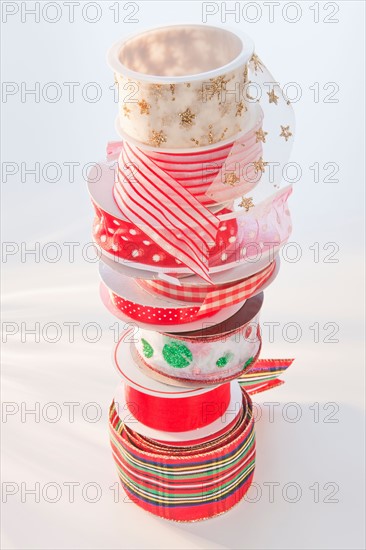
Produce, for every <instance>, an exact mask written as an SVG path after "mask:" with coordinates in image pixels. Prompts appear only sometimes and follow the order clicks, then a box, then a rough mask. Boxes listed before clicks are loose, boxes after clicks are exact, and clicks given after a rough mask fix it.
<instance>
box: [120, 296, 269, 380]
mask: <svg viewBox="0 0 366 550" xmlns="http://www.w3.org/2000/svg"><path fill="white" fill-rule="evenodd" d="M262 303H263V293H261V294H259V295H258V296H256V297H254V298H251V299H250V300H247V302H246V303H245V304H244V306H242V307H241V308H240V310H239V311H238V312H237V314H235V315H233V316H232V317H230V318H229V319H226V320H225V321H223V322H221V323H219V324H217V325H214V324H211V323H207V324H206V328H202V327H201V328H200V330H194V331H191V332H185V333H178V334H175V333H171V332H170V333H162V332H157V331H152V330H146V329H144V328H141V327H139V328H137V327H135V328H133V327H131V326H130V327H128V325H127V328H126V331H125V333H124V336H123V337H122V338H121V340H120V341H119V343H118V344H117V347H116V351H115V356H114V360H115V364H116V367H117V369H118V370H119V371H121V370H122V371H123V369H124V366H123V365H124V363H125V362H126V361H130V362H132V363H136V364H137V365H138V366H139V367H140V369H142V370H143V371H144V372H145V373H146V374H148V375H149V376H152V377H154V378H156V379H157V380H161V381H163V382H165V383H167V384H175V385H177V384H178V385H185V386H192V384H207V385H214V384H221V383H223V382H227V381H229V380H233V379H234V378H237V377H238V376H240V375H241V374H243V373H244V372H246V370H247V369H248V368H250V367H251V366H252V365H253V364H254V363H255V361H256V360H257V358H258V356H259V352H260V348H261V336H260V329H259V311H260V309H261V306H262ZM122 344H126V345H124V346H123V345H122Z"/></svg>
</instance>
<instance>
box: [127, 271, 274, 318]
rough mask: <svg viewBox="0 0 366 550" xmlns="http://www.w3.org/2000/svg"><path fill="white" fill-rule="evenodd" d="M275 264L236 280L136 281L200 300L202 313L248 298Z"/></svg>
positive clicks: (161, 291)
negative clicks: (212, 283) (197, 282)
mask: <svg viewBox="0 0 366 550" xmlns="http://www.w3.org/2000/svg"><path fill="white" fill-rule="evenodd" d="M275 268H276V262H275V261H273V262H272V263H271V264H270V265H269V266H267V267H266V268H265V269H263V270H262V271H260V272H258V273H255V274H254V275H252V276H251V277H247V278H246V279H243V280H241V281H239V282H235V283H228V284H225V285H217V286H215V287H212V286H211V287H210V286H204V285H202V286H201V285H200V286H195V285H186V284H183V285H182V286H178V285H174V284H172V283H169V282H166V281H162V280H152V281H147V280H145V279H136V282H137V283H138V284H139V286H141V287H142V288H143V289H144V290H146V291H148V292H150V293H154V294H159V295H161V296H166V297H167V298H171V299H173V300H181V301H184V302H190V303H201V304H202V305H201V307H200V309H199V311H198V313H199V314H203V313H205V314H206V315H207V314H209V313H212V312H214V311H217V310H219V309H222V308H225V307H229V306H233V305H235V304H239V303H240V302H242V301H244V300H248V299H249V298H250V297H251V296H253V294H254V293H255V292H256V291H257V290H258V289H259V288H261V287H262V286H263V285H264V283H265V282H266V281H268V280H269V279H270V278H271V276H272V275H273V272H274V270H275Z"/></svg>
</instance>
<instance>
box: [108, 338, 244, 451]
mask: <svg viewBox="0 0 366 550" xmlns="http://www.w3.org/2000/svg"><path fill="white" fill-rule="evenodd" d="M131 336H132V335H131V333H128V332H126V334H125V336H124V338H125V339H129V338H130V337H131ZM126 348H127V346H125V347H124V348H121V347H120V345H119V344H118V345H117V347H116V350H115V365H116V368H117V371H118V373H119V375H120V377H121V379H122V381H123V385H122V384H121V385H120V386H119V387H118V389H117V392H116V395H115V398H114V401H115V403H116V407H117V409H118V414H119V417H120V419H121V421H123V422H124V424H126V426H128V427H130V428H131V429H133V430H134V431H135V432H137V433H139V434H140V435H143V436H144V437H149V438H152V439H154V440H159V441H163V442H166V443H169V444H174V445H175V444H177V443H178V444H184V442H187V441H193V442H195V441H198V440H200V441H202V440H209V439H210V438H212V437H216V434H217V433H218V432H220V431H221V430H222V429H224V428H225V427H228V426H229V425H230V424H231V423H232V422H233V421H234V420H235V419H237V417H238V414H239V413H240V411H241V393H240V386H239V384H238V382H237V381H233V382H231V383H228V384H222V385H219V386H215V387H210V388H207V387H204V386H198V385H197V384H196V385H195V386H193V387H192V384H191V386H190V387H179V386H174V385H171V384H170V385H167V384H165V383H162V382H160V381H158V380H155V379H154V378H151V377H149V376H147V375H146V373H145V372H144V371H143V370H142V369H141V368H140V366H139V365H138V364H137V363H135V362H134V359H133V356H131V355H130V353H129V351H128V349H126ZM121 351H122V353H121Z"/></svg>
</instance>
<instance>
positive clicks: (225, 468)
mask: <svg viewBox="0 0 366 550" xmlns="http://www.w3.org/2000/svg"><path fill="white" fill-rule="evenodd" d="M109 424H110V435H111V446H112V451H113V457H114V460H115V463H116V466H117V471H118V475H119V477H120V480H121V483H122V486H123V488H124V490H125V492H126V493H127V495H128V496H129V497H130V498H131V500H132V501H133V502H135V503H136V504H137V505H139V506H141V507H142V508H143V509H144V510H147V511H149V512H151V513H153V514H155V515H157V516H160V517H163V518H165V519H170V520H175V521H198V520H203V519H206V518H210V517H213V516H215V515H219V514H222V513H224V512H226V511H228V510H229V509H230V508H232V506H234V505H235V504H237V503H238V501H239V500H240V499H241V498H243V496H244V495H245V493H246V492H247V490H248V488H249V486H250V483H251V480H252V477H253V472H254V467H255V436H254V422H253V414H252V402H251V400H250V397H249V395H248V394H247V393H246V392H245V391H243V392H242V407H241V412H240V414H239V416H238V419H237V420H236V421H235V422H234V423H233V424H231V426H230V427H229V428H228V429H227V430H225V431H223V432H222V433H221V435H219V436H218V437H216V438H215V439H211V440H210V441H208V442H206V443H200V444H198V445H193V446H192V445H190V446H188V447H185V446H168V445H163V444H161V443H159V442H157V441H154V440H151V439H147V438H146V437H144V436H141V435H139V434H136V433H135V432H134V431H133V430H131V429H130V428H129V427H127V426H125V425H124V424H123V422H122V421H121V420H120V418H119V416H118V414H117V412H116V409H115V406H114V403H112V406H111V409H110V418H109Z"/></svg>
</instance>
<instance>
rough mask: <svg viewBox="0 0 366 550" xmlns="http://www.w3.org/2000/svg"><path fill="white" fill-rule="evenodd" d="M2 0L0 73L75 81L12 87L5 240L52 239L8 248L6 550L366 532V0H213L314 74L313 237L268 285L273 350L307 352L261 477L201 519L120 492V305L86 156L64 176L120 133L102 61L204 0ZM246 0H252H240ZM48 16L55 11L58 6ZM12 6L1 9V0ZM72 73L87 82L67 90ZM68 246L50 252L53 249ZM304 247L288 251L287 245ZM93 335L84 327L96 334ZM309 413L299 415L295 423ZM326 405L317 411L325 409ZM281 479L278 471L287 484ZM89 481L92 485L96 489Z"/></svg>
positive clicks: (260, 437) (303, 184)
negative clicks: (71, 255) (54, 166)
mask: <svg viewBox="0 0 366 550" xmlns="http://www.w3.org/2000/svg"><path fill="white" fill-rule="evenodd" d="M6 4H8V5H9V4H12V5H15V6H17V7H18V8H19V12H18V13H16V14H15V15H13V16H9V17H8V20H7V22H6V23H4V22H3V24H2V80H3V81H4V82H8V83H9V82H15V83H16V85H18V86H19V87H21V83H22V82H24V83H26V84H25V85H26V86H27V87H28V88H32V87H34V83H35V82H39V83H40V87H41V90H42V89H43V87H44V85H45V84H47V83H48V82H57V83H59V85H60V86H61V89H62V91H63V93H62V97H61V99H60V101H58V102H56V103H50V102H48V101H46V100H45V99H44V98H42V97H41V98H40V102H39V103H37V102H35V100H34V97H32V96H27V97H26V100H25V101H23V102H22V101H21V94H20V93H15V95H13V96H9V97H8V96H4V97H3V103H2V117H3V128H2V161H3V163H4V162H7V163H9V162H14V163H17V166H18V167H19V172H18V173H17V174H15V175H13V176H8V178H7V181H4V179H5V178H4V174H3V185H2V229H3V233H2V238H3V241H5V242H14V243H15V245H14V246H15V247H16V246H19V247H21V244H20V243H22V242H23V243H26V245H27V246H29V247H34V243H35V242H39V243H40V250H41V252H42V251H43V252H44V254H45V256H46V257H45V258H43V257H42V256H41V257H40V261H39V262H36V261H35V257H34V256H31V255H28V256H27V257H26V258H25V261H22V258H21V255H20V253H15V254H14V255H13V256H11V257H8V256H4V257H3V263H2V268H3V271H4V275H3V322H6V323H15V324H13V325H9V324H8V325H5V328H7V329H8V330H9V327H10V326H11V327H13V328H14V327H15V328H14V330H15V329H16V328H17V327H19V331H18V332H17V334H14V335H13V336H11V335H8V336H7V343H6V344H5V345H4V349H3V366H2V376H3V385H2V388H3V389H2V392H3V393H2V399H3V402H5V404H4V405H3V406H5V409H6V410H7V411H8V412H9V411H10V410H12V411H13V412H14V414H13V415H7V416H6V415H4V414H3V417H2V426H1V427H2V434H3V437H2V443H3V445H2V451H3V457H2V481H3V501H4V500H6V502H5V503H3V504H2V512H3V514H2V537H3V540H2V547H3V548H4V549H22V550H26V549H43V548H45V549H46V548H49V549H59V550H61V549H62V550H63V549H117V548H126V549H127V548H149V549H150V548H151V549H153V548H154V549H155V548H184V549H186V548H189V549H190V548H255V549H277V548H283V549H286V548H292V549H293V548H295V549H323V548H324V549H356V548H357V549H358V548H364V540H363V517H364V500H363V487H364V479H363V459H364V436H363V418H364V390H363V388H364V384H363V378H364V365H363V358H362V355H363V327H362V321H363V307H362V303H363V296H362V292H363V291H362V286H361V285H362V270H363V241H362V224H363V221H362V219H363V189H364V145H365V144H364V141H363V138H364V134H363V121H364V111H363V95H364V72H363V66H364V58H363V51H364V43H363V33H364V28H363V21H364V3H363V2H337V3H333V2H331V3H330V4H332V5H333V4H334V5H336V6H339V8H340V9H339V12H338V13H337V14H336V15H334V16H333V18H334V19H339V22H338V23H328V24H327V23H324V18H325V17H326V16H327V15H330V14H331V12H332V10H333V8H332V7H331V8H329V7H328V8H327V9H326V8H325V4H324V3H322V2H320V3H314V2H311V3H308V2H301V3H299V2H298V3H297V5H301V11H302V14H301V17H300V19H299V21H298V22H296V23H289V22H288V21H286V20H285V17H284V16H283V15H282V13H283V12H282V8H283V6H284V5H285V4H288V3H286V2H285V3H284V2H282V3H281V6H280V7H277V8H276V11H275V19H274V22H272V23H271V22H269V15H268V14H269V11H268V7H267V8H266V6H265V5H264V4H265V3H264V4H263V3H262V2H257V3H255V2H251V3H250V4H256V6H257V7H256V8H255V7H254V8H253V9H251V10H249V11H247V12H245V11H244V15H243V13H242V14H241V17H240V21H238V22H235V18H234V16H228V17H227V21H226V23H225V22H224V21H223V17H222V13H220V4H218V5H217V6H218V10H219V11H218V13H217V14H216V15H214V16H212V17H209V18H208V19H207V23H208V24H216V25H225V26H229V27H231V28H235V27H237V28H240V29H242V30H244V31H245V32H247V33H248V34H250V35H251V36H252V38H253V39H254V41H255V43H256V50H257V52H258V54H259V55H260V57H261V58H262V59H263V61H264V63H265V64H266V65H267V66H268V67H269V69H270V70H271V72H272V74H274V75H275V77H276V79H277V80H278V81H279V82H280V83H281V84H282V85H283V84H284V83H287V82H297V83H298V84H299V85H300V86H301V88H302V97H301V99H300V100H299V101H298V102H297V103H295V104H294V108H295V111H296V117H297V135H296V144H295V147H294V149H293V154H292V160H293V161H294V162H297V163H299V164H300V165H301V168H302V177H301V179H300V181H299V182H298V183H297V184H296V185H295V189H294V193H293V195H292V198H291V199H290V208H291V212H292V216H293V225H294V232H293V235H292V240H293V241H295V242H296V243H298V244H299V246H300V247H301V258H299V261H297V262H293V263H291V262H289V261H285V260H284V261H282V267H281V272H280V275H279V277H278V278H277V280H276V282H275V283H274V284H273V285H272V287H271V288H270V289H269V290H268V291H266V296H265V303H264V308H263V314H262V322H267V323H268V322H278V323H280V327H279V328H277V329H276V332H275V340H274V342H272V343H270V342H269V333H268V328H267V330H264V339H265V344H264V351H263V356H264V357H296V361H295V363H294V365H293V366H292V368H291V369H290V370H289V371H288V373H287V374H286V376H285V377H284V378H285V380H286V384H285V385H283V386H282V387H281V388H279V389H276V390H273V391H272V392H269V393H268V394H262V395H260V396H257V398H256V402H257V403H258V404H259V406H260V410H261V411H262V417H261V418H260V419H259V420H258V422H257V448H258V458H257V466H256V471H255V482H256V484H257V485H256V488H257V491H252V492H250V493H249V495H248V497H249V498H248V499H247V501H244V502H241V503H240V504H239V505H237V506H236V507H235V508H234V509H233V510H231V511H230V512H229V513H227V514H225V515H223V516H220V517H218V518H215V519H212V520H210V521H206V522H202V523H194V524H178V523H169V522H166V521H164V520H161V519H159V518H157V517H154V516H152V515H149V514H147V513H145V512H144V511H143V510H141V509H140V508H138V507H137V506H136V505H134V504H133V503H129V502H128V501H126V500H125V499H124V495H123V492H122V491H121V492H120V495H119V496H120V499H119V500H120V502H118V503H115V502H114V493H113V491H112V490H111V489H110V487H111V486H114V487H117V485H118V484H117V483H116V482H117V475H116V472H115V469H114V464H113V462H112V457H111V453H110V449H109V443H108V429H107V411H108V405H109V402H110V400H111V398H112V396H113V393H114V389H115V386H116V383H117V381H118V379H117V375H116V372H114V371H113V367H112V365H111V360H110V357H111V352H112V348H113V345H114V344H113V341H114V340H115V335H114V332H113V330H111V329H110V328H109V327H111V326H112V325H113V324H114V323H115V320H114V319H113V318H112V317H111V316H110V314H109V313H108V312H107V311H105V310H104V309H103V306H102V304H101V302H100V299H99V295H98V286H99V280H98V274H97V264H94V263H91V262H88V261H85V260H84V259H83V257H82V254H81V249H82V247H83V245H84V244H85V243H88V242H90V230H91V223H92V218H93V214H92V208H91V205H90V201H89V198H88V194H87V191H86V185H85V181H84V179H83V175H82V172H81V168H80V167H79V168H76V169H75V181H74V182H70V181H69V179H70V178H69V174H68V171H67V168H66V166H65V165H64V163H65V162H78V163H80V165H81V167H82V166H84V165H85V164H86V163H87V162H95V161H98V160H99V159H103V157H104V151H105V146H106V143H107V141H108V140H110V139H116V138H117V136H116V134H115V131H114V118H115V115H116V112H117V105H116V104H115V103H114V101H113V92H112V91H111V89H109V87H110V86H111V85H112V84H113V75H112V73H111V72H110V70H109V69H108V67H107V66H106V62H105V54H106V51H107V49H108V47H109V46H110V45H111V44H112V43H113V42H114V41H115V40H117V39H118V38H120V37H122V36H125V35H127V34H129V33H131V32H136V31H138V30H139V29H143V28H145V27H150V26H155V25H163V24H169V23H181V22H193V23H200V22H201V21H202V5H201V3H200V2H138V3H137V4H138V13H137V14H136V15H135V16H134V18H135V19H138V22H135V23H127V22H122V21H121V20H122V19H123V18H124V17H126V15H127V14H128V13H129V12H130V11H131V8H129V9H127V10H125V11H124V10H123V9H122V8H123V3H121V11H120V22H119V23H115V22H114V21H113V17H114V13H113V11H111V9H110V6H111V5H112V3H110V2H100V7H101V12H102V15H101V18H100V20H99V21H98V22H97V23H94V24H93V23H90V22H87V21H85V20H84V19H83V17H82V12H81V8H82V6H83V4H85V3H83V2H81V3H80V5H79V7H75V21H74V23H69V22H68V11H67V8H66V7H65V5H64V4H65V3H64V2H59V3H58V4H59V6H60V9H61V12H60V13H61V19H60V21H59V22H57V23H54V24H52V23H49V22H47V21H45V20H44V18H42V16H41V21H40V22H39V23H35V22H34V16H31V15H28V16H26V18H25V22H22V20H21V9H22V5H23V9H24V6H25V5H26V7H28V8H31V7H33V6H34V2H3V3H2V9H3V10H4V9H5V8H4V6H5V5H6ZM233 4H234V3H232V2H230V3H228V4H227V7H233ZM246 4H248V2H242V3H241V8H243V7H245V5H246ZM292 4H293V3H292ZM314 4H318V5H319V18H320V21H319V23H315V22H314V9H313V10H311V9H310V6H314ZM328 5H329V3H328ZM41 6H44V3H43V2H41ZM258 6H259V8H258ZM285 9H289V11H288V12H285V16H287V19H289V18H293V17H294V13H295V12H294V11H291V10H292V9H294V8H285ZM257 10H261V11H262V15H261V17H260V18H259V20H258V21H257V22H255V23H250V22H248V21H246V19H247V20H248V19H251V20H253V19H254V18H255V15H256V13H260V12H259V11H257ZM54 14H55V11H53V12H52V9H51V8H50V11H49V14H48V15H47V14H46V17H48V18H49V19H50V18H53V17H54V16H55V15H54ZM2 15H3V21H4V11H3V14H2ZM87 16H88V17H89V18H94V16H95V11H94V12H93V10H92V8H90V12H89V11H88V12H87ZM64 82H80V84H81V85H80V86H79V87H78V88H76V91H75V101H74V102H73V103H71V102H70V101H69V100H68V94H67V88H66V87H65V86H64V85H63V83H64ZM88 82H98V83H99V85H100V86H101V89H102V97H101V99H100V101H98V102H96V103H88V102H87V101H86V100H85V99H83V97H82V94H81V91H80V90H81V89H82V88H83V86H84V85H85V84H86V83H88ZM316 82H318V83H319V89H320V100H319V102H315V101H314V91H312V90H311V89H310V87H313V85H314V83H316ZM328 82H335V83H336V84H337V85H338V86H339V91H338V92H337V93H336V94H335V96H334V97H335V98H336V99H338V102H336V103H325V102H324V98H325V96H326V95H327V94H329V92H331V91H332V88H329V89H328V90H326V91H325V90H324V89H323V86H324V85H326V84H327V83H328ZM91 92H92V90H90V93H91ZM50 93H51V91H50ZM21 162H24V163H25V165H24V166H26V167H27V168H29V167H32V166H33V165H34V163H35V162H39V163H40V165H41V167H43V166H44V165H45V164H46V163H49V162H57V163H59V164H60V166H61V167H62V176H61V178H60V180H59V181H58V182H55V183H50V182H49V181H45V180H44V178H43V179H42V177H41V181H40V182H39V183H36V182H35V181H34V177H33V176H29V175H28V176H27V177H26V181H25V182H22V181H21V167H20V163H21ZM315 162H318V163H319V164H320V166H321V167H323V165H324V164H325V163H327V162H335V163H337V164H338V165H339V172H338V174H337V175H335V176H334V177H335V178H336V179H339V181H338V182H333V183H332V182H326V181H322V180H324V176H325V175H326V174H327V173H328V174H329V173H330V170H328V171H324V170H323V169H321V172H320V181H319V182H318V183H316V182H314V172H313V171H312V170H310V169H309V166H312V165H314V163H315ZM7 166H8V165H7ZM3 169H4V164H3ZM50 176H52V173H51V171H50ZM46 179H47V178H46ZM48 242H56V243H59V246H60V250H61V253H62V257H61V259H60V261H58V262H55V263H52V262H51V261H49V260H48V259H47V248H44V246H45V245H46V243H48ZM66 242H77V243H81V244H80V246H77V247H76V249H75V261H72V262H70V261H69V259H68V248H67V245H64V244H63V243H66ZM314 243H319V247H320V257H319V261H315V260H316V259H317V258H316V257H315V256H314V250H312V249H310V247H313V245H314ZM326 243H336V245H337V246H338V247H339V251H338V252H337V253H336V254H335V255H334V259H336V260H338V261H337V262H336V263H329V262H326V261H325V259H326V255H327V253H329V252H331V251H332V248H329V249H328V250H327V251H325V250H323V247H324V245H326ZM23 246H24V245H23ZM332 246H333V245H332ZM54 251H55V249H53V251H52V250H51V249H48V252H49V256H50V257H51V256H52V254H53V253H54ZM293 252H294V249H293V250H289V254H290V253H291V254H292V253H293ZM22 322H23V323H25V325H24V326H25V327H26V328H32V327H34V324H35V323H36V322H39V323H40V327H41V329H42V328H43V327H44V326H45V325H46V324H47V323H50V322H52V323H58V324H59V325H60V327H61V329H62V332H61V336H60V340H59V341H58V342H56V343H50V342H48V341H47V338H48V339H49V338H50V337H52V336H53V335H55V331H53V332H52V330H51V329H50V332H49V335H47V334H46V335H44V334H43V335H42V334H41V335H40V342H39V343H36V342H34V336H30V335H28V337H27V338H26V342H25V343H22V341H21V334H22V331H21V327H20V323H22ZM65 322H76V323H79V327H78V328H76V329H75V341H74V342H73V343H69V338H68V332H67V327H66V325H64V323H65ZM90 322H95V323H99V325H100V326H101V327H102V329H103V333H102V337H101V338H100V340H99V341H98V342H95V343H90V342H87V341H86V340H85V338H83V335H82V331H81V328H82V327H84V325H85V324H86V323H90ZM286 323H297V324H298V325H299V326H300V327H301V330H302V335H301V337H300V339H299V340H298V341H297V342H296V343H291V342H290V341H288V338H287V341H286V339H285V338H284V337H283V336H282V329H283V328H284V326H285V325H286ZM314 323H319V326H320V333H319V336H320V337H319V339H320V341H319V342H314V330H311V329H310V328H309V327H310V326H313V325H314ZM326 323H336V324H337V325H338V326H339V332H338V333H337V334H336V335H335V336H334V337H333V338H335V339H338V340H339V342H338V343H331V342H328V343H326V342H324V339H325V337H326V336H327V335H329V334H330V333H331V329H330V328H329V327H328V329H324V328H323V326H324V324H326ZM114 326H117V325H114ZM3 328H4V325H3ZM23 328H24V327H23ZM23 332H24V331H23ZM94 334H95V332H93V331H92V330H91V329H90V332H89V333H88V336H87V337H88V338H89V339H90V338H91V337H93V335H94ZM84 336H85V335H84ZM288 336H289V337H290V338H293V337H294V331H293V330H292V331H291V330H289V332H288ZM5 338H6V335H4V334H3V339H5ZM50 402H56V403H58V406H59V412H60V411H61V415H62V416H61V419H60V420H59V421H57V422H54V423H52V422H51V421H50V418H51V417H52V416H53V415H55V413H56V412H57V411H56V409H55V408H53V409H52V408H48V409H47V407H45V406H46V404H47V403H50ZM66 402H78V403H80V406H77V407H76V409H75V421H74V422H70V421H69V416H68V408H67V406H66V405H64V403H66ZM91 402H95V403H97V404H98V407H99V408H100V411H102V413H103V414H102V418H101V419H100V420H99V421H98V422H94V423H93V422H90V421H88V416H86V415H89V420H90V418H92V416H93V414H95V409H93V408H89V409H87V410H85V409H84V418H83V415H82V414H81V409H82V407H83V406H85V404H87V403H91ZM269 402H276V403H278V405H277V406H274V405H273V406H274V407H275V413H274V417H273V418H270V416H269V405H264V403H269ZM290 402H296V403H297V404H298V405H297V407H298V408H297V409H296V408H295V407H294V406H288V403H290ZM9 403H13V405H11V404H10V405H9ZM22 403H23V404H22ZM35 403H39V405H38V406H39V407H40V410H41V414H40V417H39V418H36V417H35V416H34V415H29V414H28V415H26V416H25V418H22V416H21V411H23V413H24V409H25V408H28V409H31V408H34V407H35V406H36V405H35ZM314 403H318V405H314ZM327 403H335V405H327ZM327 407H328V408H327ZM317 408H318V409H317ZM42 410H43V415H42ZM298 410H300V415H299V416H301V417H300V418H299V420H298V422H290V421H289V418H292V417H293V416H294V414H296V411H298ZM317 410H319V419H318V418H317V417H316V416H314V415H316V411H317ZM17 411H18V412H17ZM332 411H334V414H333V415H332V416H330V413H332ZM327 415H328V417H327ZM327 419H328V421H327ZM37 420H38V421H37ZM315 420H319V421H315ZM330 420H333V422H330ZM334 420H337V422H334ZM36 482H38V483H40V490H41V495H40V502H35V496H34V495H29V494H28V495H25V494H24V491H25V489H31V488H32V487H34V485H35V483H36ZM50 482H53V483H57V484H59V487H60V489H62V492H61V493H60V495H58V496H60V499H59V500H58V502H55V503H51V502H49V500H50V498H52V497H53V496H55V491H54V490H52V488H50V490H49V493H47V494H46V495H45V496H44V495H43V496H42V489H43V488H44V487H45V486H46V484H47V483H50ZM68 482H76V483H79V484H80V485H79V486H78V487H76V488H75V499H74V502H72V503H70V502H69V500H70V499H69V496H68V489H67V486H66V485H65V483H68ZM89 482H92V483H95V484H98V487H100V491H101V498H100V500H99V501H98V502H96V503H91V502H87V500H86V499H85V498H83V496H82V488H83V487H84V486H85V484H86V483H89ZM271 482H273V483H277V484H279V485H276V487H275V489H274V496H273V498H271V495H270V492H269V486H268V484H269V483H271ZM4 483H8V484H9V483H13V484H14V485H12V487H13V489H14V492H15V494H14V495H10V496H7V495H6V493H5V492H4V487H5V488H7V489H9V487H10V485H6V486H4ZM21 483H24V484H25V485H23V486H21ZM288 483H295V484H297V485H296V487H297V492H298V501H297V502H292V503H291V502H289V500H290V499H292V498H294V495H295V496H296V492H294V488H293V487H292V488H291V487H290V486H287V485H286V484H288ZM327 483H331V484H332V485H330V486H329V485H326V484H327ZM314 484H318V485H314ZM335 486H337V487H338V488H339V489H338V491H337V494H335V495H334V496H333V499H334V500H336V501H337V502H332V503H331V502H327V500H329V497H330V495H331V492H332V487H335ZM22 487H23V490H22ZM310 487H313V489H310ZM315 487H319V502H315V500H316V498H315V497H314V491H315ZM286 488H287V489H288V493H286ZM299 488H300V491H301V493H300V492H299ZM94 494H95V493H94V492H93V490H92V489H90V492H89V493H88V494H87V499H89V500H90V499H91V498H93V496H94ZM258 495H259V496H258ZM256 497H257V498H256ZM327 497H328V498H327ZM22 500H24V501H25V502H22ZM248 500H251V501H252V502H248ZM254 501H256V502H254Z"/></svg>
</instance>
